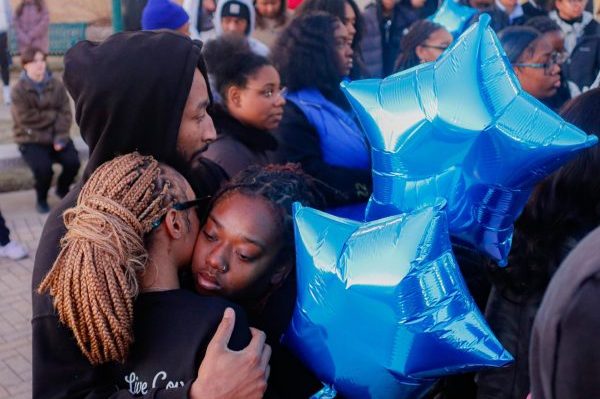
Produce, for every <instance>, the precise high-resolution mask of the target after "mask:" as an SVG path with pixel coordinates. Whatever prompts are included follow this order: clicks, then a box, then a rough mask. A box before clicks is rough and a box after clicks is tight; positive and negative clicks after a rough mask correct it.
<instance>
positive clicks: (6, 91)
mask: <svg viewBox="0 0 600 399" xmlns="http://www.w3.org/2000/svg"><path fill="white" fill-rule="evenodd" d="M2 98H4V105H10V103H11V98H10V86H4V87H3V88H2Z"/></svg>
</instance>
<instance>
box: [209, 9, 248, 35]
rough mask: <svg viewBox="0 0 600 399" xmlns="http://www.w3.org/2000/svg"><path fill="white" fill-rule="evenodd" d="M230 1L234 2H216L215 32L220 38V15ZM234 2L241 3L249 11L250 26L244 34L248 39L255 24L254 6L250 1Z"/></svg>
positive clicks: (221, 31)
mask: <svg viewBox="0 0 600 399" xmlns="http://www.w3.org/2000/svg"><path fill="white" fill-rule="evenodd" d="M231 1H234V0H219V1H218V2H217V9H216V10H215V19H214V24H215V32H216V33H217V36H221V35H222V34H223V28H222V27H221V14H222V13H223V7H225V5H227V3H230V2H231ZM235 1H237V2H239V3H242V4H243V5H245V6H246V7H248V10H250V24H249V28H248V30H247V32H246V37H250V36H252V33H253V32H254V26H255V22H256V11H255V10H254V4H253V2H252V1H251V0H235Z"/></svg>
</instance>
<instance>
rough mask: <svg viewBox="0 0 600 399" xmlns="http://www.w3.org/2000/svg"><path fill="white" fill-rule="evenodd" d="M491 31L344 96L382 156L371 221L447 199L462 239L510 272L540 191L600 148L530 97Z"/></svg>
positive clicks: (377, 159)
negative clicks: (528, 205) (583, 154)
mask: <svg viewBox="0 0 600 399" xmlns="http://www.w3.org/2000/svg"><path fill="white" fill-rule="evenodd" d="M489 21H490V18H489V16H488V15H485V14H484V15H482V16H481V18H480V22H479V23H478V24H476V25H473V26H472V27H471V28H470V29H469V30H468V31H467V32H465V33H464V34H463V36H461V37H460V38H459V40H457V41H456V42H455V43H454V44H453V45H452V47H451V48H449V49H448V50H447V51H446V52H445V53H444V54H443V55H442V57H441V58H440V59H439V60H438V61H437V62H434V63H427V64H421V65H419V66H417V67H415V68H411V69H408V70H406V71H403V72H400V73H398V74H395V75H392V76H390V77H388V78H386V79H384V80H380V79H370V80H361V81H354V82H351V83H345V84H343V85H342V88H343V90H344V91H345V93H346V95H347V97H348V99H349V100H350V102H351V104H352V106H353V107H354V110H355V111H356V113H357V115H358V117H359V119H360V121H361V123H362V125H363V127H364V130H365V132H366V134H367V136H368V138H369V141H370V144H371V147H372V163H373V193H372V195H371V199H370V201H369V206H368V207H367V215H366V220H373V219H377V218H381V217H385V216H389V215H394V214H398V213H404V212H410V211H413V210H415V209H418V208H420V207H422V206H427V205H431V204H433V203H435V201H436V200H437V198H438V197H441V198H444V199H446V200H447V201H448V214H449V223H450V233H451V234H452V235H453V237H454V238H455V239H457V240H458V241H461V242H464V243H467V244H468V245H470V246H472V247H473V248H475V249H477V250H479V251H481V252H482V253H484V254H487V255H488V256H490V257H491V258H492V259H494V260H496V261H498V262H499V263H500V264H501V265H504V264H506V257H507V255H508V252H509V250H510V245H511V240H512V233H513V223H514V221H515V220H516V218H517V217H518V216H519V214H520V213H521V211H522V209H523V207H524V205H525V202H526V201H527V198H528V197H529V194H530V192H531V190H532V188H533V187H534V185H535V184H536V183H537V182H538V181H540V180H541V179H542V178H543V177H544V176H546V175H548V174H549V173H551V172H552V171H554V170H555V169H556V168H557V167H559V166H560V165H561V164H563V163H564V162H565V161H567V160H568V159H570V158H571V157H572V156H573V155H574V154H575V153H576V152H578V151H580V150H582V149H584V148H587V147H590V146H592V145H594V144H595V143H596V142H597V140H598V139H597V137H595V136H587V135H586V134H585V133H584V132H582V131H581V130H579V129H577V128H576V127H575V126H573V125H570V124H567V123H566V122H565V121H564V120H562V119H561V118H560V117H559V116H558V115H556V114H555V113H554V112H552V111H551V110H550V109H549V108H547V107H545V106H544V105H543V104H542V103H540V102H539V101H538V100H536V99H535V98H533V97H532V96H530V95H529V94H527V93H526V92H524V91H523V89H522V88H521V86H520V84H519V81H518V80H517V78H516V76H515V74H514V73H513V70H512V67H511V65H510V63H509V61H508V59H507V58H506V56H505V53H504V51H503V50H502V47H501V46H500V43H499V42H498V39H497V37H496V34H495V33H494V31H493V30H492V29H491V28H490V27H489Z"/></svg>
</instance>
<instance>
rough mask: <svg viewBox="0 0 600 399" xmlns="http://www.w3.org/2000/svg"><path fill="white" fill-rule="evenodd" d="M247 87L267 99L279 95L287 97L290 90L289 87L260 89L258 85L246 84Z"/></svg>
mask: <svg viewBox="0 0 600 399" xmlns="http://www.w3.org/2000/svg"><path fill="white" fill-rule="evenodd" d="M246 89H250V90H255V91H257V92H258V94H260V95H261V96H263V97H264V98H267V99H273V98H274V97H277V96H281V97H285V95H286V94H287V92H288V90H287V87H281V88H279V89H258V88H256V87H249V86H246Z"/></svg>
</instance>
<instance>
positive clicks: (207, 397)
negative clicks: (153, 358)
mask: <svg viewBox="0 0 600 399" xmlns="http://www.w3.org/2000/svg"><path fill="white" fill-rule="evenodd" d="M234 325H235V312H234V311H233V309H231V308H227V309H226V310H225V313H224V315H223V320H222V321H221V324H219V327H218V328H217V332H216V333H215V335H214V336H213V338H212V340H211V341H210V343H209V344H208V348H207V349H206V355H205V356H204V360H203V361H202V364H201V365H200V369H199V370H198V377H197V378H196V380H195V381H194V382H193V383H192V386H191V389H190V392H189V398H190V399H238V398H239V399H253V398H257V399H258V398H262V397H263V395H264V393H265V391H266V390H267V380H268V378H269V373H270V369H269V359H270V357H271V347H270V346H269V345H267V344H266V343H265V338H266V336H265V334H264V333H263V332H262V331H259V330H257V329H254V328H250V332H251V333H252V340H251V341H250V344H248V346H247V347H246V348H244V349H243V350H241V351H232V350H231V349H229V348H228V343H229V340H230V338H231V334H232V333H233V328H234Z"/></svg>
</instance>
